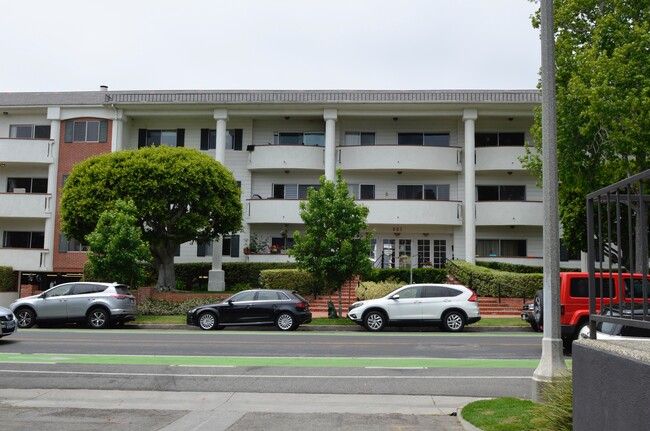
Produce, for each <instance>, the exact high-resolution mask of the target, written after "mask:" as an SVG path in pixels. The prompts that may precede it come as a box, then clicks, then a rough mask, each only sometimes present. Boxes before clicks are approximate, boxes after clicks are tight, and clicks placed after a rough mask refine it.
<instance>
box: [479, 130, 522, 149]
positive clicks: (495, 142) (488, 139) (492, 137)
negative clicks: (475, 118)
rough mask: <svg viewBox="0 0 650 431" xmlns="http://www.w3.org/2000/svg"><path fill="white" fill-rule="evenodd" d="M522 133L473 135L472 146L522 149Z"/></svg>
mask: <svg viewBox="0 0 650 431" xmlns="http://www.w3.org/2000/svg"><path fill="white" fill-rule="evenodd" d="M524 136H525V135H524V133H523V132H496V133H475V134H474V145H475V146H476V147H477V148H478V147H523V146H524Z"/></svg>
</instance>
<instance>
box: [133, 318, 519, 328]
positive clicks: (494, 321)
mask: <svg viewBox="0 0 650 431" xmlns="http://www.w3.org/2000/svg"><path fill="white" fill-rule="evenodd" d="M133 323H135V324H137V325H145V324H146V325H184V324H185V323H186V322H185V316H138V317H136V319H135V321H134V322H133ZM310 325H356V323H354V322H352V321H351V320H350V319H348V318H345V317H339V318H337V319H328V318H327V317H316V318H314V319H313V320H312V322H311V323H310ZM472 326H528V324H527V323H526V322H524V321H522V320H521V319H519V318H516V317H507V318H504V317H488V318H483V319H481V320H480V321H479V322H478V323H474V324H472Z"/></svg>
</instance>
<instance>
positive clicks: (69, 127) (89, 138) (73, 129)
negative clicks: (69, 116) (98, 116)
mask: <svg viewBox="0 0 650 431" xmlns="http://www.w3.org/2000/svg"><path fill="white" fill-rule="evenodd" d="M107 140H108V121H107V120H84V121H66V122H65V137H64V142H107Z"/></svg>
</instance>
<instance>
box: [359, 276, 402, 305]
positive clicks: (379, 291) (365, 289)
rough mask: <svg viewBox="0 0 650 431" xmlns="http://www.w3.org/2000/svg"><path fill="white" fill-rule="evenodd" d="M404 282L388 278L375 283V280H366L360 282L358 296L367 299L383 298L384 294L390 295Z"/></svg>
mask: <svg viewBox="0 0 650 431" xmlns="http://www.w3.org/2000/svg"><path fill="white" fill-rule="evenodd" d="M403 285H404V283H401V282H399V281H397V280H394V279H393V280H387V281H381V282H378V283H375V282H374V281H364V282H362V283H359V285H358V286H357V289H356V294H357V298H359V299H360V300H362V301H363V300H366V299H375V298H381V297H382V296H386V295H388V294H389V293H390V292H392V291H393V290H395V289H397V288H398V287H401V286H403Z"/></svg>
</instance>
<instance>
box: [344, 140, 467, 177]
mask: <svg viewBox="0 0 650 431" xmlns="http://www.w3.org/2000/svg"><path fill="white" fill-rule="evenodd" d="M336 157H337V164H338V167H340V168H341V169H343V171H355V170H373V171H376V170H391V171H406V170H413V171H447V172H460V171H461V170H462V164H461V150H460V148H457V147H433V146H411V145H408V146H407V145H369V146H355V147H338V148H337V152H336Z"/></svg>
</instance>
